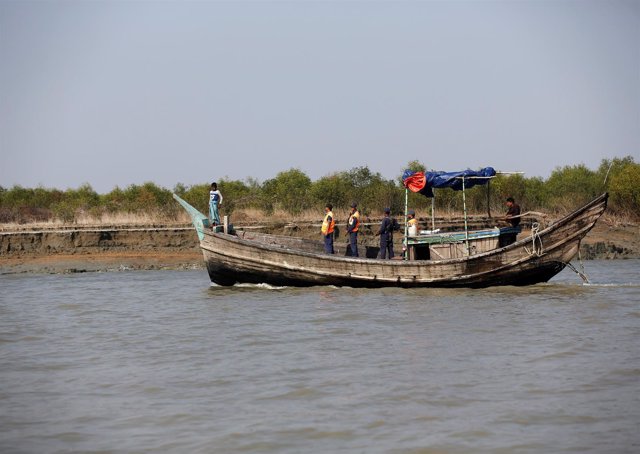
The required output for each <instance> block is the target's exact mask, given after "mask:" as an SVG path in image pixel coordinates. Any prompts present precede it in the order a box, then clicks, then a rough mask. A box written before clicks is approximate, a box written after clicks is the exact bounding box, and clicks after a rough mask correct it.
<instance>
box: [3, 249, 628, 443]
mask: <svg viewBox="0 0 640 454" xmlns="http://www.w3.org/2000/svg"><path fill="white" fill-rule="evenodd" d="M586 271H587V274H588V275H589V278H590V280H591V282H592V283H591V284H590V285H583V284H582V281H581V279H580V278H579V277H578V276H577V275H575V274H574V273H573V272H572V271H570V270H566V271H564V272H563V273H561V274H560V275H559V276H557V277H556V278H554V279H553V280H552V281H551V282H550V283H548V284H543V285H536V286H532V287H522V288H516V287H495V288H489V289H482V290H466V289H453V290H448V289H382V290H366V289H351V288H332V287H318V288H311V289H296V288H272V287H267V286H239V287H233V288H224V287H215V286H209V283H208V281H207V276H206V272H204V273H203V272H202V271H182V272H175V271H161V272H124V273H95V274H82V275H64V276H62V275H61V276H0V289H1V290H2V291H1V292H0V408H1V409H2V410H1V411H0V451H2V452H38V453H41V452H42V453H47V452H61V451H62V452H69V451H105V452H151V451H152V452H261V453H262V452H278V453H280V452H319V453H320V452H321V453H324V452H438V453H460V452H487V453H489V452H491V453H493V452H505V453H511V452H513V453H538V452H592V453H600V452H616V453H618V452H637V450H638V448H639V446H640V436H639V435H638V430H637V428H638V425H639V423H640V397H638V396H640V392H639V391H640V367H639V366H638V364H639V362H638V339H639V335H640V261H637V260H636V261H615V262H604V261H602V262H600V261H598V262H586Z"/></svg>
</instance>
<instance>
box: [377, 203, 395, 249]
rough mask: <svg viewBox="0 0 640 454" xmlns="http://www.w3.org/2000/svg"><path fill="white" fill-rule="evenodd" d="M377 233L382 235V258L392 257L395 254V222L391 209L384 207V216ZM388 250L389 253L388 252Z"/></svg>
mask: <svg viewBox="0 0 640 454" xmlns="http://www.w3.org/2000/svg"><path fill="white" fill-rule="evenodd" d="M376 235H380V258H381V259H386V258H389V259H392V258H393V256H394V254H393V222H392V221H391V209H390V208H385V209H384V218H383V219H382V222H381V223H380V230H379V231H378V233H376ZM387 252H388V254H387Z"/></svg>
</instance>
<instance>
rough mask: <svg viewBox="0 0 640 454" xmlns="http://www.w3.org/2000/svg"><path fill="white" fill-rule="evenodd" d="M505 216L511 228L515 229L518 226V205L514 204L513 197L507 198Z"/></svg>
mask: <svg viewBox="0 0 640 454" xmlns="http://www.w3.org/2000/svg"><path fill="white" fill-rule="evenodd" d="M507 208H508V210H507V214H506V215H505V219H506V220H507V222H508V223H509V224H511V227H517V226H518V225H519V224H520V205H518V204H517V203H516V201H515V200H514V199H513V197H507Z"/></svg>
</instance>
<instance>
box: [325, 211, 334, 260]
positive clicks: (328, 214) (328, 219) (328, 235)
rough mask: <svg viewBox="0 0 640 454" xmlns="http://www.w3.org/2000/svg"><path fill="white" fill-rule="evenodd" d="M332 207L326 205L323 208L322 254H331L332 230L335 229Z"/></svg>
mask: <svg viewBox="0 0 640 454" xmlns="http://www.w3.org/2000/svg"><path fill="white" fill-rule="evenodd" d="M331 210H333V205H331V204H330V203H327V206H325V207H324V213H325V215H324V219H323V221H322V235H323V236H324V252H325V253H327V254H333V230H334V229H335V227H336V221H335V220H334V219H333V211H331Z"/></svg>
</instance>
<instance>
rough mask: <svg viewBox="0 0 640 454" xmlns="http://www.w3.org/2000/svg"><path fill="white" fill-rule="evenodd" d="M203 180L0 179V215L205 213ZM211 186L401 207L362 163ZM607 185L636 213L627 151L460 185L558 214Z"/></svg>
mask: <svg viewBox="0 0 640 454" xmlns="http://www.w3.org/2000/svg"><path fill="white" fill-rule="evenodd" d="M405 168H409V169H411V170H413V171H425V170H427V169H426V168H425V166H424V165H423V164H422V163H421V162H419V161H411V162H409V163H408V164H407V166H405ZM210 183H211V182H207V183H202V184H194V185H185V184H182V183H178V184H176V185H175V187H174V188H173V190H169V189H166V188H163V187H161V186H158V185H156V184H155V183H152V182H148V183H144V184H142V185H136V184H132V185H130V186H128V187H126V188H124V189H121V188H119V187H116V188H114V189H113V190H112V191H111V192H109V193H106V194H98V193H97V192H96V191H95V190H93V188H92V187H91V186H90V185H89V184H84V185H82V186H80V187H79V188H77V189H67V190H64V191H63V190H60V189H49V188H43V187H37V188H23V187H21V186H14V187H12V188H4V187H2V186H0V222H1V223H29V222H43V221H52V220H60V221H63V222H67V223H72V222H74V221H76V220H77V219H78V217H79V216H81V215H84V216H91V217H95V218H96V219H100V218H101V217H102V216H103V215H105V214H126V213H128V214H145V215H147V217H148V216H151V217H153V218H157V219H158V221H159V222H163V221H172V220H175V219H177V218H178V216H179V213H180V211H181V208H180V207H179V206H178V204H177V203H176V202H175V201H174V200H173V198H172V192H175V193H176V194H178V195H179V196H180V197H182V198H183V199H185V200H186V201H187V202H189V203H190V204H191V205H193V206H194V207H196V208H197V209H199V210H200V211H202V212H203V213H207V212H208V198H209V186H210ZM217 183H218V188H219V189H220V190H221V192H222V194H223V196H224V203H223V208H224V214H227V215H232V214H233V213H234V212H238V211H239V210H247V209H253V210H257V211H258V212H261V213H263V215H264V216H265V217H269V216H272V215H273V214H274V213H275V212H276V211H278V212H281V213H286V214H287V216H290V217H291V218H292V219H295V218H296V217H299V216H301V215H302V214H303V213H308V212H310V211H312V212H317V213H319V214H318V217H321V214H322V210H323V208H324V206H325V205H326V204H327V203H331V204H333V206H334V209H344V210H345V211H346V210H348V207H349V206H350V205H351V203H352V202H354V201H355V202H357V203H358V207H359V209H360V211H361V213H363V214H364V215H365V216H376V215H379V214H380V213H381V212H382V209H383V208H384V207H390V208H391V210H392V212H393V213H396V214H400V213H403V212H404V199H405V194H404V188H403V186H402V181H401V177H400V176H398V178H396V179H393V180H389V179H385V178H384V177H383V176H382V175H380V173H377V172H372V171H371V170H370V169H369V168H368V167H367V166H363V167H355V168H353V169H351V170H347V171H340V172H336V173H333V174H330V175H327V176H324V177H321V178H320V179H318V180H316V181H312V180H311V179H310V178H309V177H308V176H307V175H306V174H305V173H304V172H302V171H301V170H299V169H289V170H285V171H282V172H280V173H278V174H277V175H276V176H275V177H274V178H271V179H268V180H266V181H264V182H262V183H260V182H259V181H257V180H255V179H253V178H248V179H246V180H244V181H240V180H231V179H228V178H221V179H219V180H218V181H217ZM605 191H608V192H609V194H610V203H609V209H610V210H611V211H612V212H614V213H616V214H619V215H621V216H625V217H630V218H633V219H635V220H637V219H639V218H640V164H638V163H636V162H635V160H634V158H633V157H631V156H627V157H624V158H613V159H603V160H602V161H601V163H600V165H599V167H598V168H597V169H589V168H587V167H586V166H585V165H584V164H579V165H570V166H564V167H558V168H556V169H555V170H554V171H553V172H552V173H551V175H550V176H549V178H547V179H543V178H540V177H531V178H528V177H526V176H524V175H519V174H516V175H498V176H497V177H496V178H494V179H492V180H491V182H490V184H489V186H488V189H487V187H486V186H476V187H474V188H472V189H469V190H467V191H466V203H467V209H468V210H469V212H470V213H476V214H483V213H486V212H487V209H490V210H492V212H493V213H502V212H503V211H504V200H505V198H506V197H507V196H512V197H514V198H515V199H516V201H517V202H518V203H519V204H520V206H521V207H522V208H523V210H525V211H546V212H553V213H563V212H567V211H570V210H573V209H575V208H578V207H579V206H580V205H582V204H583V203H586V202H588V201H589V200H591V199H593V198H595V197H596V196H598V195H599V194H601V193H603V192H605ZM435 194H436V195H435V207H436V212H437V213H441V214H442V213H443V212H444V213H446V214H453V215H456V214H458V215H459V214H461V210H462V196H461V193H460V192H457V191H452V190H450V189H442V190H436V191H435ZM409 206H410V208H412V209H415V210H416V211H418V212H421V213H422V215H423V216H427V215H428V212H429V210H430V208H431V199H428V198H426V197H424V196H422V195H419V194H413V193H409Z"/></svg>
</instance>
